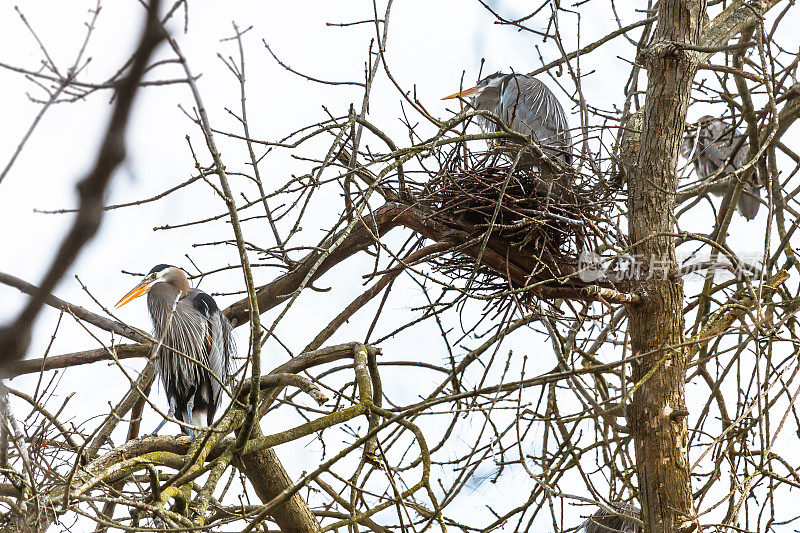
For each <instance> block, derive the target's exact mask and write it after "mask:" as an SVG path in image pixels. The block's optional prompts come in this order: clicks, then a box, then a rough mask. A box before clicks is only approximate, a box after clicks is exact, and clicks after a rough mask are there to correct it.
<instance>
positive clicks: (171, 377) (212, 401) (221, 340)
mask: <svg viewBox="0 0 800 533" xmlns="http://www.w3.org/2000/svg"><path fill="white" fill-rule="evenodd" d="M143 294H147V309H148V311H150V318H151V319H152V321H153V329H154V336H155V338H156V340H161V339H163V340H161V347H160V348H159V351H158V354H157V356H156V368H157V369H158V373H159V375H160V376H161V382H162V383H163V385H164V391H165V393H166V395H167V399H168V400H169V413H168V414H169V416H170V417H176V418H177V419H178V420H180V421H181V422H183V423H184V424H189V425H193V426H210V425H211V424H212V422H213V421H214V414H215V413H216V411H217V409H219V407H220V404H221V401H222V389H223V385H224V384H225V383H226V382H227V380H228V377H229V376H230V362H231V355H232V354H233V353H234V351H235V348H234V342H233V328H232V327H231V323H230V322H229V321H228V319H227V318H226V317H225V315H223V314H222V312H221V311H220V309H219V307H218V306H217V303H216V302H215V301H214V298H212V297H211V296H209V295H208V294H206V293H205V292H203V291H201V290H199V289H193V288H191V287H190V286H189V281H188V280H187V279H186V276H185V275H184V274H183V272H182V271H181V270H180V269H179V268H176V267H174V266H171V265H157V266H155V267H153V269H152V270H151V271H150V272H149V273H148V274H147V275H146V276H145V277H144V279H142V281H140V282H139V284H138V285H136V287H134V288H133V289H132V290H131V291H130V292H128V294H126V295H125V296H123V297H122V298H121V299H120V301H119V302H117V305H116V307H122V306H123V305H125V304H127V303H128V302H130V301H131V300H133V299H135V298H138V297H139V296H142V295H143ZM202 414H205V422H203V420H202V419H201V415H202ZM165 423H166V419H165V420H162V422H161V424H159V425H158V427H157V428H156V430H155V431H154V432H153V433H154V434H155V433H157V432H158V430H159V429H161V427H162V426H163V425H164V424H165ZM181 431H182V432H183V433H186V434H188V435H193V434H194V432H193V431H192V429H191V428H189V427H186V426H183V425H181Z"/></svg>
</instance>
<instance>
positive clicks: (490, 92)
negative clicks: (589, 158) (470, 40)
mask: <svg viewBox="0 0 800 533" xmlns="http://www.w3.org/2000/svg"><path fill="white" fill-rule="evenodd" d="M465 96H471V97H472V102H471V103H472V106H473V107H475V109H484V110H486V111H491V112H492V113H494V114H495V115H497V116H498V117H500V119H501V120H502V121H503V122H504V123H505V124H506V125H507V126H508V127H509V128H511V129H512V130H514V131H516V132H519V133H522V134H523V135H531V136H532V137H533V139H534V140H535V141H537V142H538V143H539V144H541V145H542V147H543V149H544V152H545V153H546V154H547V155H548V156H550V157H558V158H559V159H561V160H562V161H563V162H564V163H567V164H569V163H571V162H572V137H571V136H570V133H569V124H567V115H566V113H564V108H563V107H561V103H560V102H559V101H558V98H556V95H555V94H553V92H552V91H551V90H550V89H548V88H547V85H545V84H544V83H542V82H541V81H539V80H537V79H536V78H534V77H533V76H530V75H527V74H503V73H502V72H497V73H495V74H490V75H489V76H486V77H485V78H483V79H482V80H480V81H479V82H478V85H476V86H475V87H472V88H471V89H466V90H464V91H460V92H457V93H455V94H451V95H450V96H446V97H445V98H443V100H449V99H451V98H458V97H465ZM478 123H479V124H480V126H481V128H482V129H483V130H484V131H496V130H497V125H496V124H495V123H494V122H493V121H492V120H491V119H488V118H486V117H478Z"/></svg>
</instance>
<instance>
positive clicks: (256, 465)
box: [241, 425, 320, 532]
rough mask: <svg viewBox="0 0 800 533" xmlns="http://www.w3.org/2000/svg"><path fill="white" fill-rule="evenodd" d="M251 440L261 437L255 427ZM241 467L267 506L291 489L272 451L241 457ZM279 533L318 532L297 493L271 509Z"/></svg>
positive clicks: (317, 523)
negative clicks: (284, 532) (290, 532)
mask: <svg viewBox="0 0 800 533" xmlns="http://www.w3.org/2000/svg"><path fill="white" fill-rule="evenodd" d="M253 429H254V435H253V438H259V437H261V436H262V435H261V431H260V429H259V428H258V425H256V426H255V427H254V428H253ZM241 466H242V470H243V472H244V474H245V475H246V476H247V479H249V480H250V482H251V483H252V484H253V488H254V489H255V491H256V494H258V497H259V498H260V499H261V502H262V503H264V504H267V503H269V502H270V500H272V499H273V498H275V497H277V496H279V495H280V494H281V492H283V491H284V490H286V489H289V488H291V487H292V486H293V485H294V483H293V482H292V479H291V478H290V477H289V474H288V473H287V472H286V470H284V468H283V465H282V464H281V462H280V459H278V456H277V454H276V453H275V451H274V450H272V449H268V450H266V451H259V452H255V453H245V454H242V457H241ZM271 516H272V518H273V520H275V523H277V524H278V527H280V528H281V531H297V532H317V531H320V526H319V522H317V519H316V517H314V514H313V513H312V512H311V509H310V508H309V507H308V504H307V503H306V502H305V500H304V499H303V497H302V496H301V495H300V493H299V492H297V493H295V494H293V495H292V496H291V497H290V498H289V499H288V500H287V501H286V503H284V504H281V505H277V506H275V510H274V512H273V513H272V514H271Z"/></svg>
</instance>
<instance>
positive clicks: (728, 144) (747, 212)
mask: <svg viewBox="0 0 800 533" xmlns="http://www.w3.org/2000/svg"><path fill="white" fill-rule="evenodd" d="M749 150H750V145H749V144H748V142H747V139H746V138H745V137H744V135H742V134H740V133H738V132H737V131H736V128H735V127H734V126H732V125H731V124H728V123H727V122H725V121H724V120H720V119H718V118H714V117H712V116H708V115H707V116H704V117H703V118H701V119H700V120H699V121H698V123H697V127H696V128H692V129H691V130H690V131H689V132H687V134H686V136H685V137H684V139H683V142H682V143H681V155H683V157H685V158H687V159H689V161H691V162H692V163H694V170H695V172H696V173H697V177H698V178H699V179H700V180H703V181H710V183H709V184H708V186H707V187H706V188H705V189H703V190H702V191H701V192H705V191H708V192H710V193H711V194H713V195H716V196H722V195H724V194H725V193H727V192H728V190H729V189H730V188H731V187H732V186H733V185H734V184H735V181H734V177H733V176H731V173H733V172H734V171H736V170H738V169H739V168H741V167H742V166H743V165H744V164H745V163H746V162H747V154H748V152H749ZM679 199H680V200H682V198H679ZM760 205H761V200H760V199H759V185H758V174H757V173H756V172H755V170H753V172H752V173H751V174H750V178H749V179H748V180H747V181H746V182H745V183H744V186H743V187H742V193H741V195H740V196H739V202H738V204H737V206H736V207H737V208H738V210H739V213H741V214H742V216H743V217H744V218H746V219H747V220H752V219H754V218H755V217H756V214H758V208H759V206H760Z"/></svg>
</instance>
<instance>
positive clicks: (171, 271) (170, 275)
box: [114, 264, 189, 307]
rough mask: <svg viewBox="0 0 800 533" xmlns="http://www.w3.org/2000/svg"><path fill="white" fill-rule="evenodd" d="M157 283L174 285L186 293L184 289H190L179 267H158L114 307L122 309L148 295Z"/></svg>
mask: <svg viewBox="0 0 800 533" xmlns="http://www.w3.org/2000/svg"><path fill="white" fill-rule="evenodd" d="M156 283H168V284H170V285H174V286H175V287H176V288H177V289H179V290H181V291H185V289H184V287H188V285H189V282H188V281H187V279H186V276H185V275H184V274H183V271H182V270H181V269H179V268H178V267H174V266H172V265H163V264H162V265H156V266H154V267H153V268H152V269H151V270H150V272H148V273H147V275H146V276H145V277H144V278H142V281H140V282H139V284H138V285H136V286H135V287H134V288H133V289H131V290H130V291H129V292H128V294H126V295H125V296H123V297H122V298H120V300H119V301H118V302H117V305H115V306H114V307H122V306H123V305H125V304H126V303H128V302H130V301H131V300H135V299H136V298H138V297H139V296H142V295H143V294H147V293H148V292H150V289H152V288H153V285H155V284H156Z"/></svg>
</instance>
